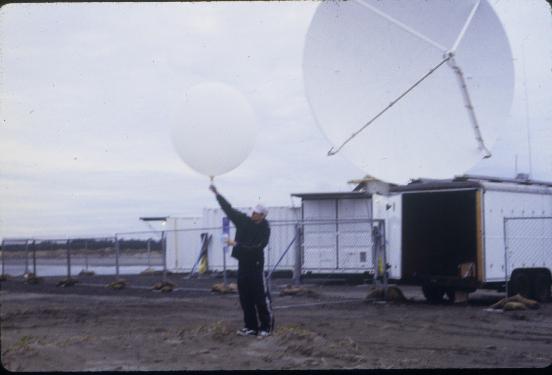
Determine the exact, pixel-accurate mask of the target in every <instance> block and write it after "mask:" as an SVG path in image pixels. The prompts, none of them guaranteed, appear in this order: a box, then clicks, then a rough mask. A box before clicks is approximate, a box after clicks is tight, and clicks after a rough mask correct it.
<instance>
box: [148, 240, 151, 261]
mask: <svg viewBox="0 0 552 375" xmlns="http://www.w3.org/2000/svg"><path fill="white" fill-rule="evenodd" d="M149 267H151V238H148V268H149Z"/></svg>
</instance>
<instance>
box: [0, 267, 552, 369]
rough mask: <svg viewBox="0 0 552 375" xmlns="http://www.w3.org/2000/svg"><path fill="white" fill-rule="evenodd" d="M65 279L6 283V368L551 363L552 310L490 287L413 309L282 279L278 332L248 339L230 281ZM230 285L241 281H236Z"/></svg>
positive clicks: (359, 288) (411, 302) (354, 291)
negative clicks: (289, 289)
mask: <svg viewBox="0 0 552 375" xmlns="http://www.w3.org/2000/svg"><path fill="white" fill-rule="evenodd" d="M124 278H125V279H126V280H127V281H128V282H129V286H128V287H126V288H124V289H120V290H114V289H111V288H107V287H106V285H107V284H108V283H110V282H112V281H114V277H113V276H87V277H79V283H77V284H76V285H74V286H71V287H57V286H56V283H57V282H58V281H59V280H61V279H62V278H60V277H57V278H55V277H51V278H45V279H43V280H42V282H41V283H40V284H37V285H28V284H25V283H24V282H23V280H22V279H10V280H8V281H5V282H2V283H1V284H0V285H1V289H0V302H1V312H0V329H1V338H0V339H1V346H2V353H1V354H2V357H1V359H2V364H3V366H4V367H5V368H7V369H8V370H11V371H99V370H115V371H117V370H221V369H223V370H238V369H248V370H251V369H388V368H398V369H403V368H527V367H529V368H533V367H541V368H542V367H546V366H550V364H551V363H552V304H541V307H540V309H538V310H526V311H515V312H490V311H487V310H486V309H487V307H488V306H490V305H491V304H493V303H494V302H496V301H498V300H499V299H500V298H501V297H502V295H501V294H498V293H495V292H489V291H483V292H477V293H474V294H472V295H470V300H469V302H468V303H464V304H441V305H431V304H427V303H426V302H425V301H424V299H423V297H422V295H421V293H420V291H419V288H417V287H408V286H401V289H402V290H403V292H404V294H405V296H406V297H407V299H408V300H407V301H406V302H403V303H381V302H376V303H375V302H366V301H365V297H366V295H367V294H368V292H369V291H370V289H371V285H366V284H360V285H347V284H344V283H341V284H340V283H335V282H334V283H328V282H327V280H326V281H325V282H323V281H324V280H305V284H304V285H303V286H304V287H305V288H306V289H308V290H310V291H311V293H310V294H308V295H296V296H281V295H280V291H281V290H282V288H283V286H284V285H285V284H287V283H289V279H276V280H274V281H273V283H272V295H273V308H274V312H275V316H276V330H275V332H274V334H273V335H272V336H271V337H268V338H265V339H262V340H260V339H257V338H255V337H238V336H236V335H235V331H236V329H237V328H240V327H241V326H242V316H241V310H240V307H239V300H238V297H237V295H236V294H225V295H220V294H216V293H213V292H211V286H212V285H213V284H214V283H217V282H221V281H222V279H221V278H220V277H218V278H217V277H205V278H200V279H192V280H190V279H187V278H184V277H183V276H182V275H175V274H171V275H169V276H168V279H169V281H171V282H172V283H174V284H175V286H176V287H175V289H174V290H173V291H172V292H170V293H161V292H154V291H152V290H151V287H152V285H153V284H154V283H156V282H158V281H160V279H161V275H159V274H155V275H135V276H124ZM229 281H230V282H233V281H235V280H234V279H233V278H230V279H229Z"/></svg>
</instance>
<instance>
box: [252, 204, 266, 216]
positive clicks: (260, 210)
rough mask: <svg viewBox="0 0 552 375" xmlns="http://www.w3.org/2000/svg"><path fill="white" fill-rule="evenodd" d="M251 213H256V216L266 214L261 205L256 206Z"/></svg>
mask: <svg viewBox="0 0 552 375" xmlns="http://www.w3.org/2000/svg"><path fill="white" fill-rule="evenodd" d="M253 212H256V213H258V214H263V215H265V216H266V215H267V214H268V210H267V208H266V207H265V206H263V205H262V204H258V205H256V206H255V208H254V209H253Z"/></svg>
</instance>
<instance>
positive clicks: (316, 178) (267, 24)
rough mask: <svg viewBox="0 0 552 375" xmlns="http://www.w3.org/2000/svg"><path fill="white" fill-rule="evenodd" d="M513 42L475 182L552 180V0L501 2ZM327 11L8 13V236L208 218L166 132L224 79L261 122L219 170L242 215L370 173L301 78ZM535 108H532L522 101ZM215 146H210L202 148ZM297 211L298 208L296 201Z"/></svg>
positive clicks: (4, 81) (76, 8)
mask: <svg viewBox="0 0 552 375" xmlns="http://www.w3.org/2000/svg"><path fill="white" fill-rule="evenodd" d="M490 3H491V4H492V5H493V6H494V8H495V10H496V12H497V14H498V16H499V17H500V19H501V21H502V22H503V24H504V26H505V28H506V31H507V34H508V37H509V39H510V43H511V48H512V53H513V57H514V65H515V73H516V91H515V97H514V105H513V108H512V118H513V119H514V121H512V123H513V124H514V125H512V126H511V127H510V128H507V129H503V133H502V135H501V136H500V137H499V140H498V141H497V143H496V144H495V146H494V148H493V157H492V158H491V159H490V160H486V161H484V162H481V163H479V164H478V165H476V166H475V167H474V168H473V169H472V170H470V171H469V172H470V173H473V174H488V175H497V176H504V177H513V176H514V165H515V164H514V163H515V156H516V155H518V163H517V164H518V172H529V167H530V166H529V160H530V158H529V156H528V149H529V147H528V137H527V130H528V129H529V131H530V135H531V140H532V142H531V147H530V148H531V156H532V157H531V175H532V177H533V178H534V179H540V180H552V46H551V42H550V41H551V40H552V15H551V12H550V7H549V6H548V5H547V4H546V2H545V1H544V0H531V1H530V0H527V1H519V0H494V1H490ZM317 6H318V3H317V2H306V1H305V2H303V1H301V2H293V1H291V2H244V3H237V2H232V3H223V2H205V3H181V4H180V3H165V4H159V3H157V4H143V3H134V4H125V3H121V4H116V3H115V4H86V3H82V4H55V3H52V4H11V5H8V6H4V7H2V8H1V10H0V48H1V51H0V52H1V55H0V82H1V87H0V89H1V92H0V111H1V113H0V116H1V117H0V118H1V123H0V237H3V238H5V237H13V236H48V237H51V236H62V237H66V236H76V235H111V234H113V233H115V232H124V231H132V230H141V229H146V226H145V225H144V224H143V223H141V222H140V221H139V220H138V218H139V217H140V216H166V215H173V216H200V215H201V211H202V209H203V208H204V207H215V206H216V203H215V201H214V199H213V197H212V194H211V193H210V192H209V191H208V190H207V187H208V185H209V181H208V178H206V177H204V176H202V175H200V174H198V173H196V172H194V171H193V170H191V169H190V168H188V167H187V166H186V165H185V164H184V163H183V162H182V161H181V160H180V159H179V158H178V156H177V154H176V152H175V151H174V149H173V146H172V144H171V140H170V137H169V124H168V111H169V109H170V108H171V106H173V105H174V103H176V102H178V100H181V98H182V95H183V93H184V92H185V90H186V89H188V88H190V87H191V86H193V85H195V84H199V83H201V82H204V81H222V82H224V83H227V84H230V85H232V86H234V87H236V88H238V89H239V90H241V91H242V92H243V93H244V94H245V95H246V96H247V98H248V99H249V100H250V102H251V104H252V106H253V108H254V110H255V112H256V114H257V117H258V120H259V134H258V138H257V141H256V145H255V148H254V150H253V151H252V153H251V154H250V156H249V158H248V159H247V160H246V161H245V162H244V163H243V164H242V165H240V166H239V167H238V168H237V169H235V170H233V171H231V172H229V173H227V174H225V175H223V176H220V177H217V179H216V183H217V186H218V187H219V189H220V190H221V192H222V193H223V194H224V195H225V196H226V197H227V198H228V199H229V200H230V201H231V202H232V203H233V204H234V205H235V206H251V205H254V204H256V203H257V202H259V201H262V202H263V203H265V204H266V205H269V206H289V205H290V204H292V201H291V198H290V194H291V193H296V192H320V191H348V190H350V189H352V187H353V185H350V184H347V181H349V180H351V179H355V178H360V177H362V176H364V175H365V173H364V172H363V171H361V170H359V169H357V168H356V167H355V166H353V165H352V164H351V163H350V162H348V161H347V160H346V159H344V158H343V157H341V156H340V155H337V156H334V157H327V156H326V152H327V151H328V149H329V147H330V144H329V143H328V142H327V140H326V139H325V138H324V136H323V135H322V133H321V132H320V131H319V130H318V128H317V126H316V124H315V122H314V118H313V116H312V114H311V112H310V109H309V107H308V104H307V100H306V97H305V91H304V87H303V77H302V52H303V44H304V36H305V33H306V31H307V29H308V26H309V22H310V20H311V18H312V15H313V14H314V11H315V9H316V7H317ZM526 99H528V100H526ZM198 142H202V143H204V144H205V147H209V140H208V139H202V140H198ZM294 203H295V204H297V203H298V202H297V201H294Z"/></svg>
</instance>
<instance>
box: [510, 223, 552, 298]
mask: <svg viewBox="0 0 552 375" xmlns="http://www.w3.org/2000/svg"><path fill="white" fill-rule="evenodd" d="M504 245H505V248H504V264H505V267H504V270H505V280H506V293H508V281H510V279H511V276H512V272H513V271H514V270H516V269H519V268H532V269H535V268H548V269H551V268H552V217H510V218H504Z"/></svg>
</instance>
